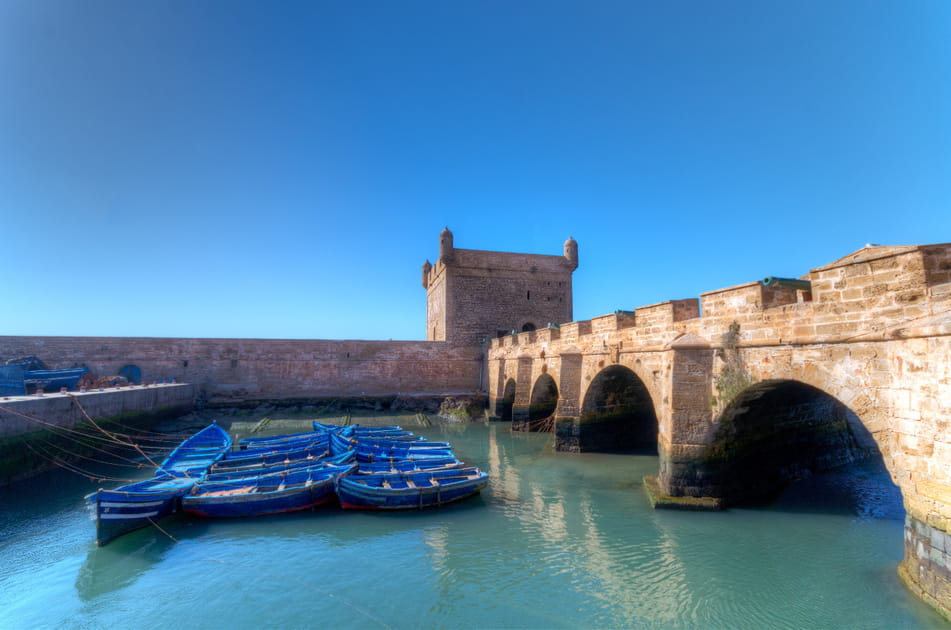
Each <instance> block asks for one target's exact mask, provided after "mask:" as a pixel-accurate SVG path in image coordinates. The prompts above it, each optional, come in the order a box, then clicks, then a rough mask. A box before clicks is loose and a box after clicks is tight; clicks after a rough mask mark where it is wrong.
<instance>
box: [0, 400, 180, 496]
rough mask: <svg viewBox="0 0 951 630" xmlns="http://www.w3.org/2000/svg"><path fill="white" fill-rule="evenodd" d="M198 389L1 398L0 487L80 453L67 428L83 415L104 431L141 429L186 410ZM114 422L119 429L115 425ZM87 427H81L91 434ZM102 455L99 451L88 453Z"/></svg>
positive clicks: (77, 422)
mask: <svg viewBox="0 0 951 630" xmlns="http://www.w3.org/2000/svg"><path fill="white" fill-rule="evenodd" d="M196 392H197V388H196V387H195V386H194V385H189V384H176V383H168V384H161V385H149V386H132V387H122V388H112V389H107V390H104V391H91V392H82V393H80V392H75V393H68V394H60V393H55V394H43V395H42V396H40V395H35V394H34V395H30V396H6V397H2V398H0V485H2V484H5V483H9V482H11V481H16V480H18V479H25V478H27V477H30V476H32V475H35V474H36V473H39V472H42V471H45V470H49V469H51V468H53V467H54V466H55V465H56V462H57V461H60V460H62V461H69V460H70V459H73V458H75V457H81V456H83V454H84V452H83V451H84V450H85V449H86V448H87V447H85V446H84V445H83V444H81V443H80V442H77V441H75V440H74V439H73V438H72V437H71V434H70V433H69V432H68V430H69V429H71V428H72V427H74V426H76V425H79V424H81V423H83V422H86V420H87V418H86V416H87V414H88V416H89V417H90V418H92V419H93V420H95V421H96V424H98V425H99V426H101V427H103V428H104V429H105V430H110V429H113V430H120V432H124V431H125V430H126V428H127V427H130V426H131V427H133V428H145V427H147V426H150V425H151V424H153V423H154V422H155V421H157V420H160V419H162V418H165V417H171V416H175V415H178V414H180V413H184V412H186V411H188V410H190V409H191V408H192V407H193V406H194V403H195V395H196ZM115 423H121V424H122V427H120V428H119V429H116V428H115V426H114V425H115ZM89 430H90V429H88V428H87V429H84V431H85V432H89ZM89 454H90V455H94V456H97V457H101V455H99V454H98V453H89Z"/></svg>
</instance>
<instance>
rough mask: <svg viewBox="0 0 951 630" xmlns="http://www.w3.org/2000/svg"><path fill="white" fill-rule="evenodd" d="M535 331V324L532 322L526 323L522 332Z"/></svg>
mask: <svg viewBox="0 0 951 630" xmlns="http://www.w3.org/2000/svg"><path fill="white" fill-rule="evenodd" d="M533 330H535V324H533V323H532V322H525V323H524V324H522V332H532V331H533Z"/></svg>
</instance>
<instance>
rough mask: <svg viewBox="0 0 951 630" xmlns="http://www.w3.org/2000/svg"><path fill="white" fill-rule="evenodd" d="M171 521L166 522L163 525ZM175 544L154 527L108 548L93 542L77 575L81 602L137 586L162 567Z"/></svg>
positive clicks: (112, 543) (114, 543) (124, 537)
mask: <svg viewBox="0 0 951 630" xmlns="http://www.w3.org/2000/svg"><path fill="white" fill-rule="evenodd" d="M171 520H172V519H166V521H163V523H162V525H163V526H164V525H165V524H166V522H168V521H171ZM175 544H176V543H175V541H173V540H172V539H171V538H169V537H168V536H165V535H164V534H162V533H161V532H159V531H158V530H157V529H155V528H152V527H148V528H145V529H141V530H138V531H135V532H130V533H128V534H126V535H125V536H121V537H119V538H117V539H115V540H113V541H112V542H111V543H109V544H108V545H106V546H105V547H98V546H97V545H96V543H95V542H91V543H90V544H89V550H88V552H87V553H86V559H85V561H84V562H83V564H82V566H81V567H80V568H79V572H78V573H77V574H76V592H77V593H78V595H79V598H80V599H81V600H82V601H87V602H88V601H92V600H95V599H96V598H98V597H101V596H102V595H106V594H108V593H112V592H114V591H118V590H121V589H123V588H125V587H127V586H129V585H131V584H133V583H134V582H135V581H136V580H137V579H139V577H141V576H142V575H143V574H145V573H146V572H148V571H149V570H151V569H152V568H154V567H155V566H157V565H158V564H160V563H161V562H162V561H163V560H164V559H165V557H166V556H167V555H168V552H169V550H171V549H172V548H173V547H174V546H175Z"/></svg>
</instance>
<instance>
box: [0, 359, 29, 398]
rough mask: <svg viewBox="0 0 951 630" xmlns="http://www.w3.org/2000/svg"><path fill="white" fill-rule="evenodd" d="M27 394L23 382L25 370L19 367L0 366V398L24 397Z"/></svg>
mask: <svg viewBox="0 0 951 630" xmlns="http://www.w3.org/2000/svg"><path fill="white" fill-rule="evenodd" d="M24 394H26V384H25V383H24V382H23V368H21V367H20V366H19V365H0V396H22V395H24Z"/></svg>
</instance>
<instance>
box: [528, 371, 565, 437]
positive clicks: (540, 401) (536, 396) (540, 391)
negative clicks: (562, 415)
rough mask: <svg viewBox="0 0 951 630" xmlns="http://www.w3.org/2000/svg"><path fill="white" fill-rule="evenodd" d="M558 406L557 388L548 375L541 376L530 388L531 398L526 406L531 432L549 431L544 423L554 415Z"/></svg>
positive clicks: (553, 380)
mask: <svg viewBox="0 0 951 630" xmlns="http://www.w3.org/2000/svg"><path fill="white" fill-rule="evenodd" d="M557 406H558V386H557V385H556V384H555V379H553V378H552V377H551V376H550V375H549V374H542V375H541V376H539V377H538V380H536V381H535V386H534V387H532V397H531V401H530V402H529V406H528V422H529V425H530V426H529V429H530V430H532V431H539V430H549V429H550V427H548V426H547V425H546V421H548V419H549V418H551V417H552V416H553V415H554V413H555V408H556V407H557Z"/></svg>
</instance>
